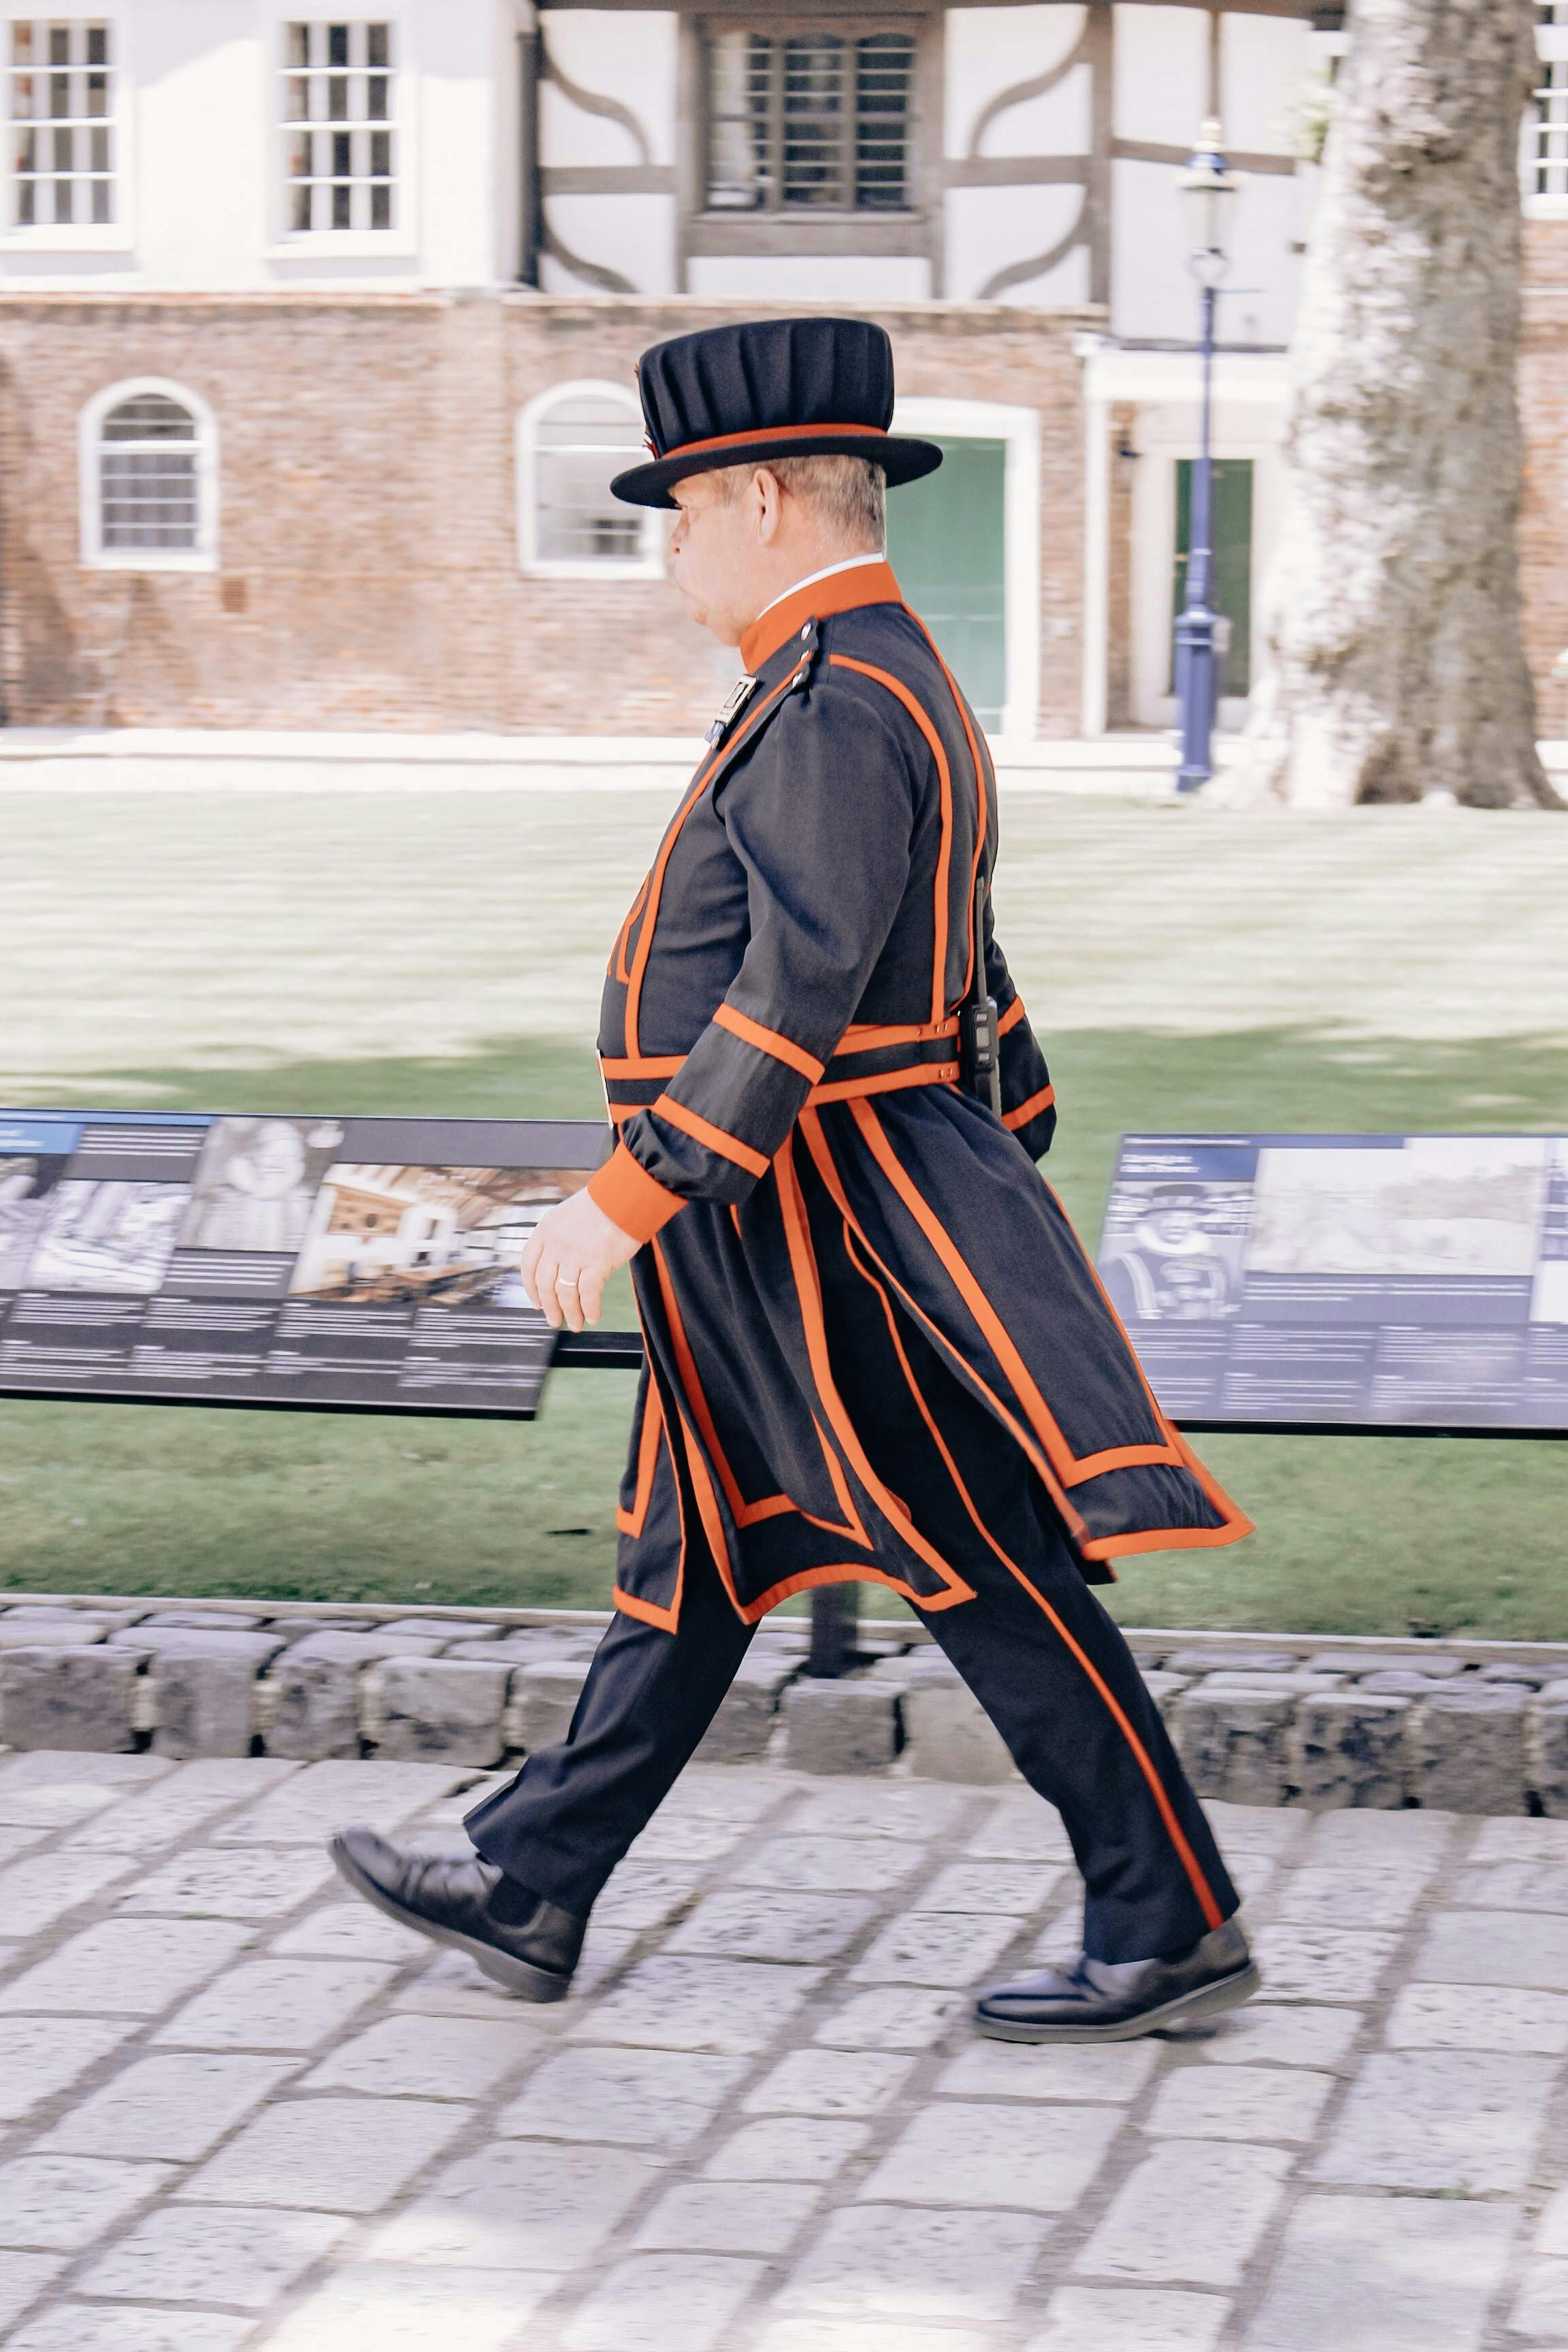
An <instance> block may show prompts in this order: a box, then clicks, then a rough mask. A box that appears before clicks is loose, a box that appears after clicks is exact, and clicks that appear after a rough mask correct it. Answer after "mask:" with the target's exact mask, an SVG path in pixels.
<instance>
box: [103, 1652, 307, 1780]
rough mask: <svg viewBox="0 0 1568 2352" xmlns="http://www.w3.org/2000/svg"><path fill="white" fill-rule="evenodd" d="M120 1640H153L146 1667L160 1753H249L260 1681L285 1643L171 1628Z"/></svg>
mask: <svg viewBox="0 0 1568 2352" xmlns="http://www.w3.org/2000/svg"><path fill="white" fill-rule="evenodd" d="M117 1638H118V1639H122V1640H132V1641H140V1640H142V1639H145V1640H147V1641H149V1642H153V1643H154V1646H153V1656H152V1658H151V1660H150V1661H149V1663H148V1666H147V1690H148V1694H149V1700H148V1704H149V1706H150V1707H151V1712H152V1720H153V1754H154V1755H156V1756H174V1757H189V1756H248V1755H249V1753H250V1743H251V1741H252V1739H253V1738H255V1737H256V1734H257V1731H258V1728H259V1717H258V1709H257V1696H256V1694H257V1677H258V1675H260V1674H261V1673H262V1672H263V1670H264V1669H265V1668H266V1666H267V1664H268V1661H269V1660H271V1659H273V1658H275V1657H276V1656H277V1655H278V1653H279V1650H281V1649H282V1647H283V1644H282V1643H281V1642H279V1640H278V1639H277V1638H276V1636H275V1635H272V1634H268V1633H186V1632H184V1631H174V1630H173V1629H166V1630H165V1631H164V1633H163V1635H162V1638H157V1637H156V1632H155V1630H154V1632H153V1633H148V1634H146V1635H142V1633H141V1632H140V1629H138V1631H137V1633H133V1634H131V1635H121V1636H117Z"/></svg>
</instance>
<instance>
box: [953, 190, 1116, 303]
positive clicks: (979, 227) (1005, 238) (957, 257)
mask: <svg viewBox="0 0 1568 2352" xmlns="http://www.w3.org/2000/svg"><path fill="white" fill-rule="evenodd" d="M1082 203H1083V191H1082V189H1081V188H1064V187H1045V188H1027V187H1024V188H953V189H951V190H950V191H949V193H948V198H947V292H948V295H949V298H950V299H952V300H953V301H956V302H968V301H973V299H975V298H976V297H977V296H978V295H979V293H980V291H981V289H982V288H983V287H984V286H986V285H987V284H989V282H990V280H991V279H992V278H994V276H995V274H996V272H997V270H999V269H1005V268H1007V267H1008V266H1009V264H1010V263H1012V262H1015V261H1025V260H1027V259H1029V258H1030V257H1032V256H1034V255H1037V254H1045V253H1048V252H1049V251H1050V249H1051V247H1053V246H1055V245H1056V244H1057V243H1058V240H1059V239H1060V238H1061V237H1062V236H1065V235H1066V233H1067V231H1068V229H1069V228H1070V227H1071V226H1073V223H1074V221H1075V220H1076V219H1077V217H1078V214H1079V208H1080V206H1081V205H1082ZM1000 299H1002V300H1004V301H1007V302H1029V303H1058V302H1087V301H1088V300H1089V252H1088V248H1087V247H1084V246H1082V245H1079V246H1077V247H1074V249H1073V250H1072V251H1071V252H1070V253H1067V254H1065V255H1064V256H1063V257H1062V258H1061V260H1060V261H1058V263H1057V264H1056V265H1055V267H1054V268H1052V269H1050V270H1049V271H1047V272H1045V273H1043V274H1041V275H1040V276H1037V277H1033V278H1021V279H1019V280H1018V281H1017V282H1016V284H1014V285H1012V286H1009V287H1008V288H1007V289H1005V293H1004V294H1003V295H1002V296H1001V298H1000Z"/></svg>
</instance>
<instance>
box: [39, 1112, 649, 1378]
mask: <svg viewBox="0 0 1568 2352" xmlns="http://www.w3.org/2000/svg"><path fill="white" fill-rule="evenodd" d="M607 1143H608V1138H607V1133H606V1130H605V1127H604V1126H603V1124H602V1123H601V1122H599V1121H597V1120H586V1119H463V1118H440V1119H436V1118H334V1117H331V1116H329V1115H326V1114H318V1115H316V1116H315V1117H311V1118H296V1117H288V1118H284V1117H276V1116H273V1115H272V1114H270V1113H268V1114H265V1115H261V1116H254V1117H245V1118H238V1117H229V1116H206V1115H202V1114H193V1113H186V1112H164V1111H158V1112H129V1111H91V1110H87V1111H82V1110H43V1111H39V1110H15V1111H5V1110H0V1394H5V1395H10V1396H18V1395H26V1396H36V1395H48V1396H82V1397H93V1398H99V1399H124V1400H127V1401H138V1402H140V1401H146V1400H150V1399H163V1400H166V1401H170V1402H180V1403H186V1404H196V1403H201V1404H246V1405H297V1406H316V1407H334V1408H341V1409H348V1410H354V1409H358V1410H360V1411H366V1410H368V1411H372V1412H421V1413H430V1412H449V1413H470V1414H475V1413H478V1414H484V1413H505V1414H520V1415H523V1416H528V1415H531V1414H532V1413H533V1412H535V1411H536V1409H537V1406H538V1402H539V1393H540V1389H541V1387H542V1382H543V1379H544V1374H545V1371H546V1370H547V1369H548V1367H549V1363H550V1360H551V1354H552V1333H551V1331H550V1328H549V1327H548V1325H547V1324H546V1323H545V1320H544V1318H543V1317H542V1315H541V1314H539V1313H538V1311H537V1310H536V1309H535V1308H534V1307H531V1306H530V1305H529V1304H528V1301H527V1299H526V1297H525V1296H524V1293H523V1289H522V1285H521V1280H520V1279H519V1277H518V1272H517V1266H518V1260H519V1258H520V1256H521V1253H522V1249H523V1246H524V1244H525V1243H526V1242H527V1240H528V1237H529V1234H531V1232H532V1230H533V1227H534V1225H535V1224H536V1223H537V1222H538V1220H539V1217H540V1215H541V1213H542V1211H543V1210H544V1209H546V1208H548V1207H549V1206H550V1205H551V1203H552V1202H555V1201H559V1200H561V1199H562V1198H563V1196H564V1195H565V1194H566V1193H568V1192H574V1191H576V1190H577V1189H578V1187H579V1186H581V1185H582V1184H584V1183H585V1182H586V1181H587V1179H588V1177H589V1176H590V1175H591V1174H592V1173H593V1171H594V1170H595V1168H596V1167H597V1166H598V1164H599V1161H600V1160H602V1159H603V1157H604V1155H605V1150H606V1149H607Z"/></svg>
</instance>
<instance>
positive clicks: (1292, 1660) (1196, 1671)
mask: <svg viewBox="0 0 1568 2352" xmlns="http://www.w3.org/2000/svg"><path fill="white" fill-rule="evenodd" d="M1296 1664H1298V1660H1297V1656H1296V1653H1295V1651H1294V1650H1226V1649H1222V1648H1220V1647H1219V1646H1218V1645H1217V1644H1216V1645H1215V1648H1214V1649H1212V1650H1174V1651H1172V1652H1171V1653H1170V1654H1168V1655H1167V1657H1166V1658H1165V1661H1164V1671H1165V1672H1166V1674H1168V1675H1212V1674H1217V1673H1219V1672H1220V1671H1221V1670H1222V1669H1223V1670H1224V1671H1225V1672H1226V1673H1228V1674H1233V1675H1288V1674H1289V1673H1291V1672H1292V1671H1293V1670H1294V1668H1295V1666H1296Z"/></svg>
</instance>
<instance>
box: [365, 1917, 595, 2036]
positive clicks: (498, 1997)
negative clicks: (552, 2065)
mask: <svg viewBox="0 0 1568 2352" xmlns="http://www.w3.org/2000/svg"><path fill="white" fill-rule="evenodd" d="M636 1943H637V1937H635V1936H612V1935H607V1934H605V1932H604V1931H603V1930H602V1929H599V1928H597V1927H590V1928H589V1930H588V1936H587V1940H586V1942H585V1943H584V1947H583V1957H582V1958H581V1959H580V1960H579V1961H578V1963H577V1972H576V1974H575V1976H574V1978H573V1979H572V1991H573V1996H574V2000H573V2007H572V2008H571V2009H570V2010H568V2011H560V2010H554V2011H552V2010H549V2009H542V2010H539V2011H534V2010H533V2008H532V2004H531V2003H530V2004H529V2005H528V2011H520V2008H519V2004H518V2002H517V2000H515V1999H514V1998H513V1996H512V1995H511V1994H510V1993H509V1992H507V1991H505V1990H503V1989H502V1988H501V1987H500V1985H498V1984H492V1983H491V1982H490V1979H489V1977H487V1976H481V1975H480V1973H479V1968H478V1965H477V1964H476V1963H475V1962H474V1961H473V1960H471V1959H470V1958H468V1954H467V1953H466V1952H451V1951H440V1950H437V1953H436V1956H435V1958H433V1959H432V1960H431V1961H430V1963H429V1965H428V1966H427V1967H426V1968H424V1969H420V1971H419V1973H418V1974H417V1975H416V1976H415V1977H413V1978H411V1979H409V1980H408V1981H407V1982H405V1983H404V1984H402V1985H400V1986H399V1988H398V1989H397V1990H396V1991H395V1992H394V1993H393V1995H392V1997H391V2000H390V2001H389V2003H388V2006H389V2007H390V2008H392V2009H395V2010H404V2011H407V2012H408V2013H409V2014H411V2015H414V2016H419V2017H510V2018H512V2019H514V2020H515V2019H516V2018H518V2016H519V2015H520V2014H530V2015H531V2018H532V2019H533V2021H536V2022H537V2024H538V2026H539V2029H540V2031H541V2032H551V2033H560V2032H564V2031H565V2030H566V2027H567V2026H568V2024H569V2023H570V2022H571V2021H572V2020H573V2019H574V2017H575V2015H576V2013H577V2003H578V2002H579V2001H580V2000H582V1999H583V1997H584V1995H586V1994H587V1993H590V1992H592V1991H594V1990H596V1988H597V1987H598V1985H599V1984H600V1983H601V1982H602V1981H603V1980H604V1979H605V1978H606V1977H609V1976H613V1975H614V1974H615V1973H616V1969H619V1968H620V1967H622V1966H623V1965H624V1963H625V1961H626V1959H627V1958H629V1956H630V1954H631V1952H632V1949H633V1948H634V1947H635V1945H636ZM428 1949H429V1946H428V1945H426V1950H427V1951H428Z"/></svg>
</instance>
